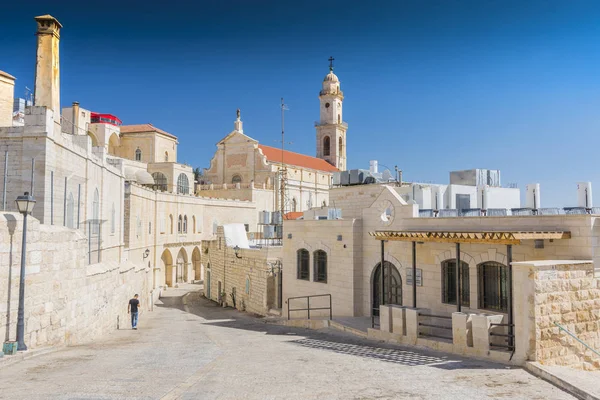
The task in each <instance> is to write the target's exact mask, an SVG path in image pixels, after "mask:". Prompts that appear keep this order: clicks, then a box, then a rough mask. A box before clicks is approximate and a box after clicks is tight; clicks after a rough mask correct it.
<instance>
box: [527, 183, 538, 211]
mask: <svg viewBox="0 0 600 400" xmlns="http://www.w3.org/2000/svg"><path fill="white" fill-rule="evenodd" d="M525 207H526V208H532V209H534V210H537V209H538V208H540V207H541V206H540V184H539V183H531V184H529V185H525Z"/></svg>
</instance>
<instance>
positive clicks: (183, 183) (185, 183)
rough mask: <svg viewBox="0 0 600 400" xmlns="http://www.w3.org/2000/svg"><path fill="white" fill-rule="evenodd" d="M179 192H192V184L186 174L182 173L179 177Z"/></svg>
mask: <svg viewBox="0 0 600 400" xmlns="http://www.w3.org/2000/svg"><path fill="white" fill-rule="evenodd" d="M177 193H180V194H189V193H190V184H189V180H188V177H187V175H186V174H184V173H181V174H179V177H178V178H177Z"/></svg>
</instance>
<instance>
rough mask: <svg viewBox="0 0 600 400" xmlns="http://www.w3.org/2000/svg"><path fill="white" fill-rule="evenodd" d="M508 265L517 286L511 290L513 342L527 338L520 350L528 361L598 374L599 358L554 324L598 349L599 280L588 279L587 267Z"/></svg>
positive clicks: (585, 264) (581, 264)
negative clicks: (594, 371)
mask: <svg viewBox="0 0 600 400" xmlns="http://www.w3.org/2000/svg"><path fill="white" fill-rule="evenodd" d="M513 265H514V270H515V272H514V274H515V278H514V279H515V282H522V283H523V285H516V286H515V310H516V320H515V323H516V324H517V332H516V333H517V340H518V339H519V338H526V337H528V338H529V341H528V342H526V343H524V344H523V345H522V346H521V349H524V348H525V349H527V351H528V358H529V359H530V360H535V361H538V362H540V363H542V364H546V365H561V366H570V367H574V368H582V369H588V370H590V369H599V368H600V357H598V356H597V355H595V354H594V353H593V352H591V351H590V350H587V349H586V348H585V347H584V346H583V345H582V344H581V343H579V342H578V341H577V340H575V339H574V338H573V337H571V336H570V335H568V334H567V333H566V332H564V331H563V330H561V329H560V328H559V327H558V326H557V325H556V324H559V325H561V326H562V327H564V328H565V329H567V330H568V331H570V332H571V333H573V334H574V335H576V336H577V337H578V338H579V339H581V340H582V341H584V342H585V343H587V344H588V345H589V346H590V347H591V348H593V349H596V350H598V349H600V280H599V279H597V278H595V277H594V268H593V265H592V264H591V263H589V262H576V261H575V262H574V261H571V262H564V263H561V262H558V261H547V262H540V261H538V262H536V261H533V262H522V263H514V264H513ZM526 277H529V280H527V279H526ZM531 278H533V279H531ZM518 344H519V343H517V349H519V345H518Z"/></svg>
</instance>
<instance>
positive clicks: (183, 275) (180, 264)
mask: <svg viewBox="0 0 600 400" xmlns="http://www.w3.org/2000/svg"><path fill="white" fill-rule="evenodd" d="M187 269H188V257H187V253H186V252H185V249H184V248H183V247H182V248H181V250H179V253H177V283H179V282H187V280H188V271H187Z"/></svg>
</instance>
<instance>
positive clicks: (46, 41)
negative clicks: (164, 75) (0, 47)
mask: <svg viewBox="0 0 600 400" xmlns="http://www.w3.org/2000/svg"><path fill="white" fill-rule="evenodd" d="M36 22H37V55H36V76H35V96H34V97H35V101H34V104H33V105H30V106H27V107H26V108H25V117H24V123H23V124H14V123H13V120H12V108H13V107H12V103H13V100H12V99H13V97H14V78H13V77H12V76H11V75H9V74H6V73H4V72H0V158H2V161H3V162H0V174H2V176H3V177H4V179H3V182H4V185H3V196H2V199H3V200H2V210H3V221H4V222H2V221H0V234H1V237H2V238H3V243H5V244H7V245H6V246H4V247H3V248H2V249H1V251H0V252H1V253H2V257H0V265H1V266H2V267H3V268H2V271H5V273H3V274H0V282H2V283H3V284H2V285H1V286H0V299H2V301H1V302H0V304H3V305H6V307H2V306H0V322H1V323H3V324H4V325H5V326H6V327H7V328H6V332H7V335H6V339H5V340H12V339H13V338H14V332H15V329H14V325H15V323H16V319H15V318H14V316H15V315H16V311H17V309H16V307H17V303H18V302H17V297H18V290H17V289H18V282H19V273H18V269H15V268H14V266H15V265H18V264H17V263H18V262H19V259H18V257H16V254H17V253H16V252H17V250H18V249H20V245H21V243H20V240H21V239H20V236H19V235H15V232H18V231H19V230H20V229H22V225H20V224H21V221H22V219H21V217H20V215H19V214H16V213H15V212H14V211H16V207H15V203H14V200H15V198H16V197H17V196H18V195H22V194H23V193H24V192H29V193H30V194H32V195H33V196H34V198H35V199H36V201H37V203H36V206H35V208H34V210H33V214H32V217H33V218H30V219H29V221H30V224H31V226H30V235H29V236H28V238H29V239H30V240H28V253H27V255H28V259H27V264H28V269H27V276H26V286H27V287H31V291H26V292H25V293H26V299H25V303H26V310H25V325H26V334H27V341H28V342H29V343H28V344H29V345H30V347H36V346H43V345H48V344H60V343H77V342H80V341H84V340H89V339H90V338H93V337H95V336H97V335H99V334H101V333H104V332H107V331H108V330H110V329H114V326H115V323H116V321H118V320H119V318H121V323H122V324H123V325H126V322H125V321H124V320H123V319H124V315H123V310H124V309H125V308H123V306H122V305H123V304H126V299H127V297H128V296H131V295H133V293H138V294H139V295H140V298H141V299H142V304H143V305H144V306H145V307H146V308H145V310H149V309H151V308H152V304H153V302H154V300H156V299H157V298H158V296H159V295H160V293H161V290H164V289H165V288H166V287H169V286H175V285H177V283H179V282H191V281H194V280H201V279H203V275H204V262H205V261H206V260H203V256H202V254H203V253H202V251H201V249H202V246H203V243H207V242H211V241H215V240H216V238H217V228H218V226H220V225H223V224H230V223H238V224H242V226H244V225H246V226H256V224H257V220H258V209H259V203H257V202H256V201H255V200H254V199H248V200H240V199H229V200H227V199H224V198H206V197H199V196H196V195H195V194H194V175H193V172H192V168H191V167H190V166H189V165H185V164H180V163H178V162H177V146H178V140H177V137H176V136H175V135H173V134H171V133H168V132H166V131H164V130H162V129H159V128H157V127H154V126H152V125H151V124H141V125H122V123H121V121H120V120H119V118H117V117H115V116H114V115H111V114H101V113H97V112H92V111H90V110H87V109H85V108H83V107H81V106H80V105H79V103H77V102H74V103H72V106H71V107H65V108H64V109H62V112H61V109H60V86H59V84H60V62H59V39H60V30H61V28H62V25H61V24H60V23H59V22H58V21H57V20H56V19H55V18H54V17H52V16H50V15H44V16H40V17H37V18H36ZM260 208H261V209H262V208H263V206H262V205H260ZM8 243H10V246H9V245H8ZM63 248H64V249H71V250H68V251H67V250H65V251H60V250H61V249H63ZM215 267H216V265H215ZM11 316H12V317H11Z"/></svg>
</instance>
